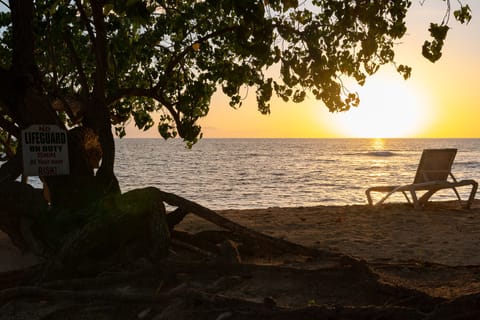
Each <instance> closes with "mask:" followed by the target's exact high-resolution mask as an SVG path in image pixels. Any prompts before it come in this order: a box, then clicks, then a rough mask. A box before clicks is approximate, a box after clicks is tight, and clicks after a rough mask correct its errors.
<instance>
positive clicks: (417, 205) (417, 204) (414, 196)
mask: <svg viewBox="0 0 480 320" xmlns="http://www.w3.org/2000/svg"><path fill="white" fill-rule="evenodd" d="M410 196H411V197H412V202H413V208H414V209H417V210H418V209H421V208H422V206H421V204H420V202H419V201H418V198H417V193H416V192H415V190H410Z"/></svg>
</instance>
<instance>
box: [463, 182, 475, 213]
mask: <svg viewBox="0 0 480 320" xmlns="http://www.w3.org/2000/svg"><path fill="white" fill-rule="evenodd" d="M470 184H471V185H472V190H471V191H470V196H469V197H468V200H467V203H466V204H465V209H470V207H471V206H472V204H473V201H475V195H476V194H477V189H478V182H476V181H473V180H472V181H471V183H470Z"/></svg>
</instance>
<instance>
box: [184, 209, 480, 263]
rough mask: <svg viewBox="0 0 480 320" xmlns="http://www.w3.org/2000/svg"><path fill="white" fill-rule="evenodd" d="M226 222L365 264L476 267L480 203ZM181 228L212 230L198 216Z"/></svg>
mask: <svg viewBox="0 0 480 320" xmlns="http://www.w3.org/2000/svg"><path fill="white" fill-rule="evenodd" d="M220 213H221V214H222V215H224V216H225V217H227V218H229V219H231V220H233V221H235V222H237V223H239V224H241V225H244V226H246V227H248V228H252V229H254V230H256V231H259V232H262V233H266V234H269V235H271V236H274V237H279V238H282V239H286V240H289V241H292V242H295V243H299V244H302V245H305V246H310V247H315V248H319V249H329V250H333V251H336V252H341V253H344V254H347V255H350V256H353V257H357V258H360V259H364V260H366V261H368V262H392V263H399V262H406V261H413V260H415V261H421V262H432V263H439V264H445V265H449V266H468V265H480V203H479V202H477V203H475V205H474V206H473V207H472V209H470V210H465V209H461V208H460V207H459V206H458V204H457V203H456V202H452V203H438V204H431V205H429V206H428V207H427V209H425V210H414V209H413V208H411V207H410V206H408V205H407V204H393V205H386V206H383V207H381V208H372V207H369V206H366V205H352V206H318V207H300V208H269V209H254V210H225V211H221V212H220ZM180 228H184V229H185V230H187V231H190V232H195V231H199V230H202V229H208V228H211V226H209V225H208V223H207V222H204V221H203V220H199V219H198V218H196V217H189V218H187V219H186V220H185V221H184V222H182V224H181V225H180Z"/></svg>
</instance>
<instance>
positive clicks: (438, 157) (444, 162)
mask: <svg viewBox="0 0 480 320" xmlns="http://www.w3.org/2000/svg"><path fill="white" fill-rule="evenodd" d="M456 154H457V149H425V150H423V152H422V156H421V158H420V163H419V164H418V168H417V173H416V175H415V179H414V180H413V183H412V184H407V185H400V186H398V185H397V186H377V187H371V188H368V189H367V190H366V191H365V193H366V195H367V200H368V204H369V205H380V204H382V203H384V202H385V200H387V198H388V197H390V196H391V195H392V194H394V193H396V192H402V193H403V195H404V196H405V198H406V199H407V201H408V203H411V204H413V206H414V207H415V209H420V208H422V207H424V206H425V204H426V203H427V202H428V200H429V199H430V198H431V197H432V196H433V195H434V194H435V193H436V192H437V191H439V190H442V189H452V190H453V191H454V192H455V195H456V196H457V199H458V201H459V202H460V204H461V205H462V199H461V198H460V195H459V193H458V191H457V187H463V186H471V188H472V189H471V191H470V196H469V198H468V200H467V201H466V203H465V204H463V205H462V206H463V207H465V208H470V206H471V205H472V203H473V201H474V200H475V194H476V193H477V188H478V183H477V182H476V181H475V180H461V181H457V179H455V177H454V176H453V174H452V172H451V169H452V164H453V160H454V159H455V155H456ZM449 178H451V180H449ZM418 191H424V193H423V194H422V196H421V197H420V198H419V197H418V195H417V192H418ZM372 192H380V193H386V195H385V196H384V197H383V198H382V199H381V200H380V201H378V202H377V203H375V204H374V203H373V200H372V195H371V193H372ZM408 194H410V197H411V199H410V198H409V196H408Z"/></svg>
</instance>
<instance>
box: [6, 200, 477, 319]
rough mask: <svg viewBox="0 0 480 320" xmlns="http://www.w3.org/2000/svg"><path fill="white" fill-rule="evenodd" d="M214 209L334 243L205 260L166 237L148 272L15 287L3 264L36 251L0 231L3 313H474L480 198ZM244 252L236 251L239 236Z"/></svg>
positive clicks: (25, 261) (20, 264)
mask: <svg viewBox="0 0 480 320" xmlns="http://www.w3.org/2000/svg"><path fill="white" fill-rule="evenodd" d="M218 213H219V214H220V215H222V216H224V217H226V218H228V219H229V220H231V221H234V222H236V223H238V224H240V225H242V226H245V227H247V228H249V229H253V230H255V231H257V232H261V233H263V234H266V235H270V236H273V237H275V238H280V239H284V240H288V241H290V242H293V243H297V244H300V245H301V246H300V247H302V248H305V247H310V248H316V249H319V250H315V252H325V251H326V252H333V253H334V254H333V255H328V256H322V254H320V255H319V256H317V255H315V253H314V254H313V255H312V256H308V254H307V255H305V254H303V253H302V252H301V250H300V251H296V250H295V249H294V250H293V251H296V252H293V253H292V254H290V253H289V252H283V253H280V254H279V255H278V256H276V255H275V254H274V255H273V256H274V259H272V260H269V259H270V258H265V257H267V256H268V255H271V254H272V252H270V251H268V249H267V251H264V253H265V252H267V256H265V255H263V254H264V253H261V252H254V253H253V256H254V259H253V260H252V259H250V260H248V261H247V260H245V261H243V256H242V261H241V262H242V263H238V261H234V262H233V263H232V261H231V260H229V262H227V263H225V260H219V259H220V258H222V257H223V256H222V255H219V256H216V257H213V260H212V257H210V258H207V257H206V256H203V254H200V256H199V257H198V256H197V257H196V258H193V259H192V255H191V254H192V253H194V256H195V255H196V254H197V253H198V252H195V251H192V253H188V254H187V255H186V256H183V254H182V253H181V254H180V255H179V252H181V250H180V251H179V248H181V247H178V246H176V244H175V243H173V244H172V246H173V249H172V250H173V251H172V252H171V254H170V255H169V258H168V259H166V260H164V261H162V262H160V264H159V265H156V266H155V268H154V269H153V270H151V271H150V273H145V271H142V272H140V273H138V272H134V273H131V271H126V270H123V271H121V272H120V273H118V272H114V273H104V274H102V275H96V276H94V277H90V278H88V277H87V278H84V279H82V280H79V279H65V280H62V281H53V282H46V283H44V284H40V285H39V286H35V287H31V286H30V287H21V286H20V287H18V286H19V284H18V280H17V279H21V277H20V278H18V277H17V276H16V275H15V274H16V273H14V274H13V276H14V278H11V276H12V274H11V273H9V272H6V273H5V271H8V270H14V269H22V268H24V267H26V266H28V265H31V264H32V263H34V262H35V259H34V257H32V256H29V255H22V254H21V253H19V252H18V251H17V250H16V249H15V248H14V247H12V245H11V244H10V243H9V241H8V239H7V238H6V237H5V236H4V237H3V238H2V239H1V240H0V254H1V257H2V258H1V260H0V261H1V264H0V268H1V269H0V270H1V271H2V272H4V273H3V275H4V276H3V277H4V278H3V279H4V280H5V282H4V283H5V285H6V286H3V289H4V290H1V291H0V300H2V301H3V302H4V303H3V305H2V306H1V307H0V311H1V314H0V319H9V320H10V319H32V318H31V316H32V314H34V315H35V317H34V319H44V315H45V314H48V315H50V316H49V319H64V318H65V317H68V318H69V319H70V318H71V319H97V318H99V317H102V318H105V319H133V318H139V319H140V318H142V319H155V320H157V319H230V318H232V319H312V318H319V317H320V318H322V317H321V315H324V318H329V319H358V317H359V316H360V315H362V314H363V315H364V316H363V318H364V319H373V318H374V319H377V318H381V319H421V320H423V319H442V320H443V319H453V318H454V319H478V317H477V316H480V307H479V306H478V302H476V301H477V299H478V295H479V293H480V253H479V252H480V250H479V249H480V244H479V240H480V202H478V201H477V202H476V203H475V204H474V206H473V208H472V209H469V210H465V209H461V208H460V207H459V206H458V203H455V202H448V203H445V202H442V203H435V204H430V205H429V206H428V208H426V209H424V210H414V209H413V208H411V207H410V206H408V205H406V204H389V205H384V206H382V207H379V208H372V207H368V206H365V205H351V206H317V207H295V208H268V209H252V210H225V211H221V212H218ZM176 230H177V231H186V232H188V234H191V235H196V234H198V235H200V234H204V235H205V234H206V233H205V232H203V231H219V227H217V226H216V225H214V224H211V223H210V222H207V221H205V220H203V219H200V218H198V217H197V216H195V215H188V216H187V217H186V218H185V219H184V220H183V221H182V222H181V223H180V224H179V225H177V227H176ZM222 232H223V231H222ZM180 233H181V232H180ZM207 233H208V232H207ZM184 234H185V233H184ZM208 234H215V232H213V233H208ZM218 234H221V232H220V233H217V235H218ZM198 239H200V238H198ZM203 239H205V238H203ZM220 241H222V240H220ZM194 242H195V241H194ZM222 243H223V242H222ZM219 244H220V242H219V243H218V244H217V246H218V245H219ZM214 247H215V245H214ZM254 250H256V249H254ZM187 251H189V249H187ZM287 251H288V250H287ZM240 252H241V254H242V255H243V254H244V253H245V252H246V251H245V248H243V249H242V250H241V251H240ZM247 255H248V254H247ZM255 256H256V258H255ZM246 257H247V258H248V256H246ZM350 257H354V258H355V259H351V258H350ZM256 259H258V260H256ZM262 259H263V260H262ZM20 275H21V274H20ZM142 279H143V280H142ZM12 281H13V282H12ZM15 283H17V284H16V285H15ZM12 285H13V287H12ZM8 288H9V289H8ZM31 297H36V299H32V298H31ZM78 299H81V301H83V302H82V303H79V300H78ZM47 301H48V302H47ZM124 301H129V302H128V304H125V303H124ZM92 306H98V308H95V307H92ZM332 306H334V307H332ZM74 310H75V311H74ZM140 315H142V317H140ZM75 316H76V317H75Z"/></svg>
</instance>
